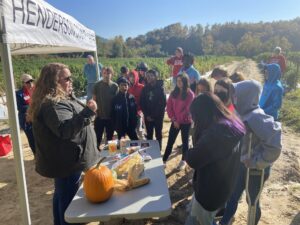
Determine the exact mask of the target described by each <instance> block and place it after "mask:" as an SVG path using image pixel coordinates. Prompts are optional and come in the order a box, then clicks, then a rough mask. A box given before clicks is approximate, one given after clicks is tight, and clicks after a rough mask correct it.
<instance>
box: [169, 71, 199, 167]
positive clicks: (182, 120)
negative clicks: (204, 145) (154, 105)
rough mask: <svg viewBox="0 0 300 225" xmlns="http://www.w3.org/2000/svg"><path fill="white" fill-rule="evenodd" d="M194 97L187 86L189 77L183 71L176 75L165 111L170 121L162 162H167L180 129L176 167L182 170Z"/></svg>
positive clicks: (184, 165)
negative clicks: (180, 144)
mask: <svg viewBox="0 0 300 225" xmlns="http://www.w3.org/2000/svg"><path fill="white" fill-rule="evenodd" d="M193 99H194V93H193V92H192V91H191V89H190V88H189V78H188V76H187V75H186V74H185V73H183V74H180V75H178V76H177V81H176V87H175V88H174V90H173V91H172V92H171V94H170V97H169V99H168V101H167V113H168V116H169V118H170V119H171V121H172V124H171V127H170V130H169V138H168V143H167V147H166V150H165V153H164V156H163V161H164V163H166V162H167V160H168V158H169V156H170V154H171V152H172V148H173V145H174V142H175V140H176V138H177V135H178V133H179V131H181V138H182V160H181V162H180V163H179V165H178V167H177V169H178V170H183V169H184V168H185V167H186V162H185V152H186V151H187V150H188V147H189V130H190V127H191V123H192V117H191V114H190V105H191V103H192V101H193Z"/></svg>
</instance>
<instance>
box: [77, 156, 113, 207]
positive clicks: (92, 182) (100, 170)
mask: <svg viewBox="0 0 300 225" xmlns="http://www.w3.org/2000/svg"><path fill="white" fill-rule="evenodd" d="M102 161H103V159H101V160H100V162H99V163H98V164H97V165H96V166H95V167H93V168H91V169H89V170H88V171H87V172H86V173H85V175H84V179H83V190H84V193H85V196H86V198H87V199H88V200H89V201H91V202H93V203H99V202H104V201H106V200H108V199H109V198H110V197H111V195H112V193H113V190H114V179H113V175H112V172H111V170H110V169H108V168H107V167H106V166H103V165H100V164H101V162H102Z"/></svg>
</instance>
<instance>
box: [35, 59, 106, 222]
mask: <svg viewBox="0 0 300 225" xmlns="http://www.w3.org/2000/svg"><path fill="white" fill-rule="evenodd" d="M72 91H73V86H72V74H71V72H70V70H69V68H68V66H66V65H64V64H61V63H50V64H48V65H46V66H44V67H43V69H42V71H41V74H40V77H39V78H38V80H37V82H36V87H35V91H34V93H33V96H32V102H31V106H30V108H29V117H30V118H31V119H32V124H33V134H34V138H35V144H36V154H35V164H36V167H35V170H36V172H37V173H38V174H40V175H41V176H44V177H47V178H53V180H54V194H53V216H54V221H53V224H55V225H57V224H60V225H65V224H69V223H67V222H66V221H65V220H64V213H65V210H66V209H67V207H68V205H69V204H70V202H71V201H72V199H73V197H74V195H75V194H76V192H77V190H78V188H79V186H80V176H81V173H82V172H83V171H85V170H87V169H88V168H90V167H91V166H93V165H95V164H96V163H97V162H98V161H99V158H100V153H99V151H98V149H97V146H96V143H97V140H96V135H95V131H94V128H93V126H92V120H93V117H94V116H95V115H96V111H97V103H96V102H95V101H94V100H92V99H91V100H89V101H88V102H87V105H85V104H83V103H81V102H80V100H78V99H77V98H76V97H75V96H74V94H73V93H72Z"/></svg>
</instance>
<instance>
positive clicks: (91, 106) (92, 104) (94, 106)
mask: <svg viewBox="0 0 300 225" xmlns="http://www.w3.org/2000/svg"><path fill="white" fill-rule="evenodd" d="M87 107H89V109H90V110H92V111H93V112H96V111H97V108H98V107H97V103H96V102H95V101H94V100H92V99H91V100H89V101H88V103H87Z"/></svg>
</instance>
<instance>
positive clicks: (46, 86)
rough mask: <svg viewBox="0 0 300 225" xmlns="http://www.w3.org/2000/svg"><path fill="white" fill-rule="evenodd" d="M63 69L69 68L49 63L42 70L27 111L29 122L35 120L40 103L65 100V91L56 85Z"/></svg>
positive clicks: (60, 64)
mask: <svg viewBox="0 0 300 225" xmlns="http://www.w3.org/2000/svg"><path fill="white" fill-rule="evenodd" d="M64 69H69V68H68V66H66V65H64V64H62V63H49V64H47V65H46V66H44V67H43V68H42V70H41V74H40V76H39V78H38V80H37V82H36V85H35V90H34V93H33V96H32V101H31V104H30V107H29V110H28V116H29V118H30V120H31V121H35V120H36V118H37V116H38V113H39V111H40V108H41V104H42V103H44V102H46V101H49V102H59V101H60V100H62V99H66V98H67V96H66V93H65V91H64V90H63V89H62V87H61V86H60V84H59V83H58V80H59V77H60V75H61V73H62V71H63V70H64Z"/></svg>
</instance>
